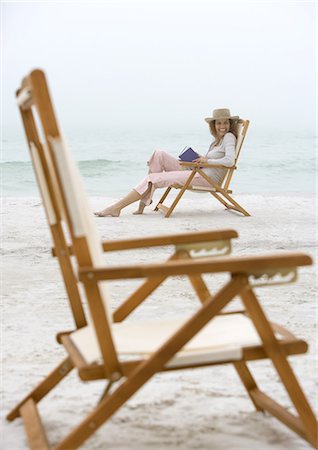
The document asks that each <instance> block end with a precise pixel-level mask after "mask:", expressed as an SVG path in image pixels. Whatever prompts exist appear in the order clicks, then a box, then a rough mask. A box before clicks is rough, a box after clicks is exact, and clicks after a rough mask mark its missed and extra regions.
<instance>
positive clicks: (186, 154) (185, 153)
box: [179, 147, 200, 162]
mask: <svg viewBox="0 0 318 450" xmlns="http://www.w3.org/2000/svg"><path fill="white" fill-rule="evenodd" d="M199 156H200V155H199V153H197V152H195V151H194V150H193V149H192V148H191V147H185V148H184V149H183V150H182V152H181V153H180V155H179V159H181V161H185V162H192V161H193V160H194V159H197V158H199Z"/></svg>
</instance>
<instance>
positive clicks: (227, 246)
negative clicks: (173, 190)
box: [17, 70, 238, 328]
mask: <svg viewBox="0 0 318 450" xmlns="http://www.w3.org/2000/svg"><path fill="white" fill-rule="evenodd" d="M17 97H18V99H19V101H18V103H20V104H19V109H20V113H21V116H22V120H23V125H24V129H25V134H26V138H27V142H28V145H29V149H30V155H31V160H32V163H33V167H34V170H35V174H36V179H37V182H38V185H39V189H40V192H41V196H42V200H43V204H44V207H45V212H46V217H47V219H48V224H49V228H50V231H51V236H52V241H53V246H54V247H53V255H54V256H56V257H57V259H58V261H59V265H60V269H61V273H62V276H63V279H64V284H65V288H66V291H67V294H68V298H69V303H70V307H71V310H72V313H73V318H74V322H75V326H76V327H77V328H81V327H83V326H85V325H87V318H86V317H85V310H84V308H83V305H82V301H81V298H80V294H79V289H78V280H77V276H76V274H74V270H73V265H72V262H71V256H72V252H73V250H72V245H71V244H72V235H71V234H70V236H67V235H65V232H64V230H65V227H63V222H65V223H66V224H67V219H68V218H67V214H66V212H65V207H64V199H63V195H62V193H61V189H60V184H59V180H58V177H57V175H56V172H55V166H54V163H53V160H52V156H51V149H50V144H49V142H48V136H55V137H57V136H61V131H60V128H59V125H58V122H57V119H56V115H55V112H54V108H53V104H52V100H51V98H50V94H49V90H48V86H47V83H46V80H45V77H44V74H43V72H41V71H39V70H35V71H33V72H32V73H31V74H30V75H29V76H27V77H26V78H25V79H24V80H23V81H22V84H21V87H20V88H19V90H18V91H17ZM70 232H71V233H72V229H70ZM237 236H238V234H237V232H236V231H234V230H220V231H201V232H192V233H183V234H181V233H180V234H175V235H163V236H152V237H146V236H144V237H142V238H134V239H124V240H115V241H114V240H107V241H106V242H103V243H102V246H103V251H104V252H113V251H124V250H132V249H141V248H147V247H155V246H157V247H164V246H172V247H173V248H174V249H173V252H172V255H171V256H170V258H169V259H170V260H174V259H180V258H191V257H193V255H194V256H195V255H198V254H199V253H200V252H205V253H206V252H209V254H210V255H215V256H217V255H225V254H228V253H230V252H231V247H232V245H231V239H232V238H236V237H237ZM70 238H71V239H70ZM123 256H124V255H123ZM165 278H166V277H164V276H158V277H156V278H151V279H148V280H146V281H145V282H144V283H143V284H142V285H141V286H140V287H139V288H138V289H136V290H135V291H134V292H133V293H131V295H129V297H128V298H127V299H126V301H124V302H123V303H122V304H121V305H120V306H119V307H118V308H117V310H116V311H114V313H113V319H114V321H115V322H117V321H121V320H123V319H125V318H126V317H127V316H128V315H129V314H130V313H131V312H132V311H134V310H135V309H136V308H137V307H138V306H139V304H141V303H142V302H143V300H144V299H145V298H146V297H147V296H149V295H150V294H151V293H152V292H153V291H154V290H155V289H157V288H158V287H159V286H160V284H162V283H163V282H164V280H165ZM189 279H190V282H191V284H192V286H193V287H194V289H195V290H196V292H197V293H198V295H199V297H200V298H201V301H202V302H203V301H204V300H205V295H206V293H205V290H204V285H203V283H202V279H201V277H200V276H198V275H196V276H190V277H189Z"/></svg>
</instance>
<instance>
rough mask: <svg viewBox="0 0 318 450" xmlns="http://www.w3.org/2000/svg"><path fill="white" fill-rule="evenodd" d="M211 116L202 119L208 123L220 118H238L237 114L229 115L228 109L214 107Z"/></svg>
mask: <svg viewBox="0 0 318 450" xmlns="http://www.w3.org/2000/svg"><path fill="white" fill-rule="evenodd" d="M212 116H213V117H206V118H205V119H204V120H205V121H206V122H208V123H210V122H213V121H214V120H220V119H232V120H235V119H236V120H238V119H239V116H231V113H230V110H229V109H227V108H221V109H214V110H213V113H212Z"/></svg>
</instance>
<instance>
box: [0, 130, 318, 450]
mask: <svg viewBox="0 0 318 450" xmlns="http://www.w3.org/2000/svg"><path fill="white" fill-rule="evenodd" d="M48 140H49V143H50V149H51V151H52V164H53V165H54V167H55V174H56V178H57V183H58V184H59V186H60V189H61V190H60V192H61V197H62V199H63V204H64V210H65V214H66V221H67V223H68V226H69V228H70V229H71V234H72V253H73V255H74V259H75V262H76V268H77V271H76V275H78V277H79V280H80V281H81V283H83V287H84V290H85V294H86V298H87V302H88V307H89V313H90V315H89V323H88V325H87V326H85V327H82V328H79V329H77V330H75V331H73V332H65V333H62V334H61V335H60V336H59V339H60V341H61V343H62V344H63V346H64V348H65V351H66V354H67V356H66V358H65V359H64V360H63V361H62V362H61V364H59V365H58V367H57V368H56V369H55V370H54V371H53V372H52V373H51V374H50V375H49V377H47V378H46V379H45V380H44V381H43V383H40V385H38V386H37V387H36V388H35V389H34V390H33V391H32V392H31V393H30V394H29V395H27V396H26V397H25V398H24V399H23V400H22V401H21V402H20V403H19V404H18V405H17V406H16V407H15V408H14V409H13V410H12V411H11V412H10V413H9V415H8V416H7V418H8V420H13V419H15V418H16V417H18V416H21V417H22V419H23V421H24V424H25V428H26V431H27V435H28V438H29V442H30V447H31V448H32V449H35V448H37V449H49V448H54V449H55V450H58V449H59V450H62V449H64V450H66V449H75V448H78V447H79V446H81V445H82V444H83V443H84V442H85V441H86V440H87V439H88V438H89V437H90V436H92V435H93V434H94V433H95V431H96V430H97V429H98V428H99V427H100V426H101V425H102V424H103V423H105V422H106V421H107V420H108V419H109V418H110V417H112V415H113V414H114V413H115V412H116V411H118V409H119V408H120V407H121V406H123V405H124V404H125V403H126V402H127V401H128V400H129V399H130V398H131V397H132V395H134V394H135V393H136V392H138V390H139V389H140V388H142V387H143V386H144V384H145V383H146V382H148V381H149V380H151V378H152V377H153V376H154V375H155V374H157V373H159V372H165V371H169V370H183V369H188V368H196V367H204V366H213V365H218V364H231V365H233V366H234V367H235V369H236V371H237V373H238V374H239V376H240V378H241V380H242V382H243V385H244V386H245V388H246V390H247V393H248V395H249V397H250V399H251V401H252V403H253V404H254V406H255V408H256V409H257V410H259V411H268V412H269V413H271V414H272V415H273V416H275V417H276V418H278V419H279V420H280V421H281V422H283V423H284V424H285V425H287V426H288V427H289V428H291V429H292V430H293V431H295V432H296V433H298V434H299V435H300V436H301V437H302V438H304V439H305V440H306V441H308V442H309V443H310V444H311V445H312V446H315V444H316V434H317V422H316V419H315V416H314V414H313V411H312V409H311V407H310V405H309V403H308V401H307V399H306V397H305V395H304V393H303V391H302V389H301V387H300V385H299V383H298V381H297V378H296V377H295V374H294V372H293V370H292V368H291V366H290V364H289V361H288V358H287V357H288V356H289V355H294V354H300V353H304V352H306V350H307V344H306V342H304V341H303V340H300V339H297V338H296V337H295V336H293V335H292V334H291V333H290V332H288V331H287V330H285V329H284V328H282V327H281V326H278V325H275V324H273V323H270V322H269V321H268V319H267V317H266V315H265V313H264V311H263V309H262V307H261V305H260V302H259V300H258V297H257V296H256V294H255V292H254V288H255V285H258V286H261V285H266V286H270V285H271V284H272V285H273V290H274V284H277V282H281V283H284V282H285V283H288V282H290V281H292V280H294V279H295V276H296V272H297V267H299V266H306V265H310V264H311V263H312V261H311V258H310V257H308V256H307V255H304V254H301V253H290V254H286V255H273V256H253V257H236V258H234V257H229V256H221V257H219V258H207V257H205V258H203V259H196V260H191V259H182V260H172V261H171V260H170V261H167V262H164V263H161V264H138V265H123V266H117V267H111V266H107V265H105V263H104V259H103V245H102V242H101V241H100V240H99V238H98V234H97V231H96V228H95V224H94V221H93V216H92V212H91V211H90V209H89V207H88V205H87V199H86V196H85V192H84V189H83V186H82V183H81V178H80V176H79V172H78V169H77V167H76V166H75V164H74V162H73V160H72V158H71V154H70V153H69V151H68V149H67V148H66V146H65V144H64V142H63V140H62V139H61V137H60V136H59V135H52V134H51V132H48ZM32 149H33V150H32V151H33V154H36V150H38V146H37V145H36V144H32ZM39 154H40V152H39ZM217 273H226V274H228V275H229V277H228V278H227V279H226V280H225V281H224V282H223V283H222V285H221V286H220V287H219V289H218V290H217V292H216V293H215V294H214V295H213V296H212V295H211V294H210V292H209V290H208V288H207V286H206V284H205V283H204V281H203V279H202V278H201V280H202V283H204V292H205V294H206V295H205V299H204V301H203V302H202V304H201V305H200V306H199V307H198V309H197V311H196V312H195V313H194V314H192V315H186V316H184V315H183V316H181V317H173V318H171V319H167V320H159V319H158V320H138V321H137V320H136V321H132V320H130V321H123V322H120V323H114V322H113V320H112V315H111V314H110V308H109V295H108V292H107V290H106V287H107V286H105V281H107V280H115V279H117V280H119V279H143V278H146V279H148V278H149V279H156V278H157V277H158V274H160V276H164V277H173V276H181V275H185V276H191V277H197V276H199V277H201V276H202V274H217ZM236 296H239V297H240V298H241V300H242V302H243V304H244V306H245V308H246V313H247V314H245V313H243V312H240V313H238V312H234V313H227V314H220V313H221V312H222V310H223V309H224V308H225V307H226V306H227V305H228V304H230V303H231V301H232V300H233V299H234V298H235V297H236ZM200 300H201V299H200ZM259 359H269V360H270V361H271V362H272V363H273V365H274V368H275V369H276V371H277V374H278V376H279V378H280V380H281V383H282V385H283V386H284V387H285V388H286V391H287V393H288V394H289V397H290V399H291V402H292V404H293V405H294V408H295V411H296V414H292V413H290V412H289V411H288V410H287V408H284V407H283V406H281V405H279V404H278V403H277V402H276V401H275V400H273V399H271V398H270V397H269V396H268V395H267V394H265V393H264V392H263V391H261V390H260V389H259V388H258V386H257V384H256V382H255V380H254V378H253V377H252V374H251V372H250V370H249V368H248V366H247V362H248V361H254V360H259ZM73 368H76V370H77V371H78V375H79V377H80V379H82V380H84V381H86V382H87V381H91V380H97V379H102V380H105V381H106V382H107V386H106V389H105V392H104V394H103V395H102V398H101V399H100V401H99V403H98V404H97V405H96V406H95V407H94V408H93V410H92V411H91V412H90V413H89V414H88V416H87V417H86V418H84V419H83V420H82V421H81V422H80V423H79V425H77V426H76V427H75V428H74V429H73V430H71V431H70V433H69V434H68V435H67V436H66V437H64V438H63V439H62V440H61V441H60V442H59V443H57V444H56V445H55V446H53V447H51V446H50V445H49V442H48V438H47V436H46V433H45V430H44V427H43V424H42V421H41V418H40V414H39V411H38V407H37V403H38V402H39V401H40V400H41V399H42V398H43V396H44V395H45V394H46V393H47V392H48V391H49V390H51V389H52V388H53V387H54V386H55V385H56V384H57V383H56V379H57V377H60V376H61V375H58V373H62V374H63V373H64V374H65V373H69V372H70V371H71V370H72V369H73ZM65 401H67V400H65ZM46 421H49V418H46Z"/></svg>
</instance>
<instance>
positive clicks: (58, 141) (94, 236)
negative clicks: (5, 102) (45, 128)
mask: <svg viewBox="0 0 318 450" xmlns="http://www.w3.org/2000/svg"><path fill="white" fill-rule="evenodd" d="M49 140H50V144H51V148H52V150H53V153H54V158H55V162H56V166H57V170H58V176H59V179H60V182H61V184H62V186H61V187H62V189H63V195H64V198H65V201H66V204H67V212H68V216H69V220H70V222H71V227H72V233H73V236H74V238H75V239H81V238H84V239H85V241H86V244H87V249H88V252H89V255H90V258H91V264H92V266H93V267H95V268H97V267H104V266H105V258H104V252H103V247H102V242H101V239H100V238H99V236H98V232H97V229H96V225H95V223H94V220H93V217H94V216H93V212H92V209H91V207H90V204H89V201H88V197H87V195H86V192H85V188H84V184H83V180H82V178H81V175H80V173H79V169H78V167H77V165H76V164H75V161H74V159H73V158H72V155H71V152H70V151H69V149H68V147H67V145H66V143H65V140H64V139H62V138H49ZM78 264H79V266H81V261H80V260H79V259H78ZM99 287H100V289H101V295H102V299H103V302H104V305H105V309H106V312H107V317H108V320H109V321H112V314H111V311H110V305H109V293H108V291H107V286H106V283H105V282H100V283H99Z"/></svg>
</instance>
